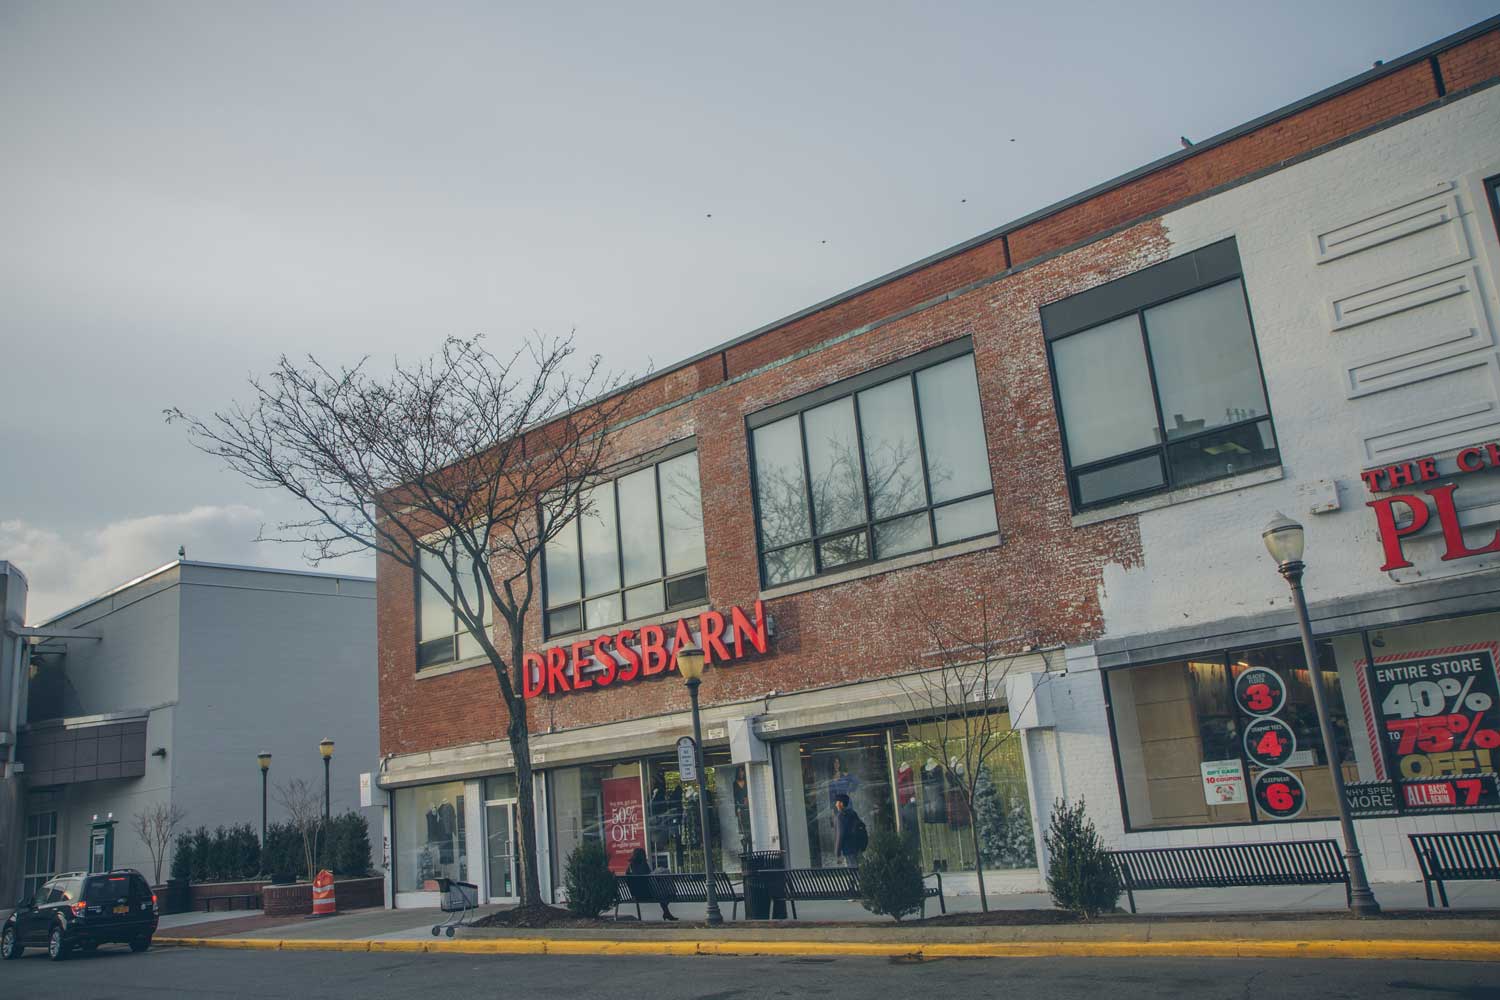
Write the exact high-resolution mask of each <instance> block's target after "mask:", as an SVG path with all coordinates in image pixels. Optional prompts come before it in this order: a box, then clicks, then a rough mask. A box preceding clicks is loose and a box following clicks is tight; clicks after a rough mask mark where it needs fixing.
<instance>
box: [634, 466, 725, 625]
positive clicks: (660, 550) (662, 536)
mask: <svg viewBox="0 0 1500 1000" xmlns="http://www.w3.org/2000/svg"><path fill="white" fill-rule="evenodd" d="M651 479H652V481H654V482H655V483H656V548H657V558H658V559H659V560H661V561H660V562H659V563H657V566H656V571H657V572H658V573H660V574H661V577H660V579H661V581H662V583H661V604H662V607H666V606H667V583H666V580H667V519H666V516H665V515H663V514H662V512H661V504H662V494H661V463H660V462H658V463H657V464H656V465H653V466H652V467H651ZM698 493H699V497H700V502H701V498H702V493H703V486H702V479H701V477H700V479H699V486H698ZM705 541H707V539H705ZM620 579H621V583H622V584H623V582H624V577H621V578H620ZM623 600H624V598H623V596H622V597H621V601H622V602H623ZM621 612H622V613H623V612H624V608H623V607H622V608H621Z"/></svg>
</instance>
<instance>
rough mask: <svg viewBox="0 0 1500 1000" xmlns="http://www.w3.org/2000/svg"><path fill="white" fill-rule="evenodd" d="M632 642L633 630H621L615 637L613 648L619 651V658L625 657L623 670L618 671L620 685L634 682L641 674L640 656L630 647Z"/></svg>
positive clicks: (633, 638) (633, 637)
mask: <svg viewBox="0 0 1500 1000" xmlns="http://www.w3.org/2000/svg"><path fill="white" fill-rule="evenodd" d="M634 640H635V629H633V628H627V629H621V630H620V634H619V635H617V636H615V648H616V649H618V650H619V651H620V655H621V656H623V657H625V669H624V670H621V671H620V676H619V678H618V680H619V681H620V683H621V684H624V683H625V682H626V681H633V680H635V679H636V677H638V676H639V675H640V672H641V654H640V653H638V652H636V648H635V647H634V646H632V645H631V642H633V641H634Z"/></svg>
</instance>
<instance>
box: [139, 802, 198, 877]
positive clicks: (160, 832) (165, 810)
mask: <svg viewBox="0 0 1500 1000" xmlns="http://www.w3.org/2000/svg"><path fill="white" fill-rule="evenodd" d="M185 819H187V813H186V812H185V811H184V810H182V809H181V808H179V807H178V806H174V805H172V804H171V803H170V802H157V803H154V804H152V805H149V806H147V807H146V808H145V809H142V810H141V811H140V812H138V813H136V814H135V816H134V817H132V818H131V821H130V828H131V829H132V830H134V831H135V835H136V836H137V837H139V838H141V843H143V844H145V845H146V850H147V851H149V852H151V867H152V871H153V873H154V874H153V876H152V881H151V884H152V885H161V869H162V866H163V865H164V864H165V863H166V860H167V849H168V848H169V847H171V846H172V837H173V835H175V834H176V832H177V828H178V827H179V826H181V825H182V821H183V820H185Z"/></svg>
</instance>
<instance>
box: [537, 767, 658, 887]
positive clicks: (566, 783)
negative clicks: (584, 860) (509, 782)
mask: <svg viewBox="0 0 1500 1000" xmlns="http://www.w3.org/2000/svg"><path fill="white" fill-rule="evenodd" d="M547 782H548V789H549V791H550V795H549V798H550V801H551V805H552V823H551V824H550V825H551V829H552V859H553V860H552V863H553V866H554V868H555V871H554V876H555V877H556V878H557V880H558V881H559V882H561V879H562V871H563V869H564V867H565V866H566V865H567V863H568V858H569V857H570V856H571V855H572V853H573V852H574V851H575V850H577V849H578V847H579V845H581V844H583V843H586V842H591V843H597V844H600V845H602V846H603V847H604V854H605V858H606V859H607V861H608V863H609V868H610V870H611V871H613V872H614V873H615V874H617V875H619V874H623V873H624V871H625V868H626V866H627V865H628V864H629V863H630V855H631V854H632V853H633V852H634V851H635V849H636V848H637V847H640V848H644V847H645V846H646V809H645V798H644V796H643V795H642V792H641V765H640V764H639V763H638V762H636V761H629V762H627V763H619V764H584V765H582V766H580V767H563V768H557V769H555V770H552V771H548V772H547Z"/></svg>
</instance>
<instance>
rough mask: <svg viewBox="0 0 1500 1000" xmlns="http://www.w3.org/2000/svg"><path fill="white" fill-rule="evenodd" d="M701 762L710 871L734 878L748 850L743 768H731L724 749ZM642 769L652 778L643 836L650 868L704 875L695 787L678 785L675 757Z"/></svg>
mask: <svg viewBox="0 0 1500 1000" xmlns="http://www.w3.org/2000/svg"><path fill="white" fill-rule="evenodd" d="M703 760H704V768H703V770H704V778H705V784H706V786H707V791H706V794H707V795H708V801H707V806H708V808H707V809H706V810H705V812H706V814H707V816H708V834H709V836H708V843H709V844H711V845H712V847H713V856H714V870H715V871H723V872H729V873H731V874H734V873H737V872H739V870H740V855H741V854H743V853H746V852H748V851H749V850H750V787H749V780H748V778H749V776H748V775H747V774H746V773H745V768H744V765H736V764H731V763H730V761H729V751H728V750H723V749H708V750H705V751H704V754H703ZM646 766H647V770H648V772H649V775H650V778H649V782H648V784H649V786H650V798H649V801H648V803H647V814H648V817H649V819H648V829H647V837H648V840H649V843H650V849H649V851H648V854H649V857H650V859H651V865H652V867H653V868H657V869H665V870H667V871H674V872H679V871H686V872H701V871H703V870H704V869H703V845H704V837H703V829H702V827H703V821H702V820H701V819H700V817H699V811H698V786H697V785H696V784H695V783H693V782H684V781H682V779H681V776H680V774H679V772H678V770H677V758H676V757H660V758H654V759H652V760H650V761H648V762H647V765H646Z"/></svg>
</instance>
